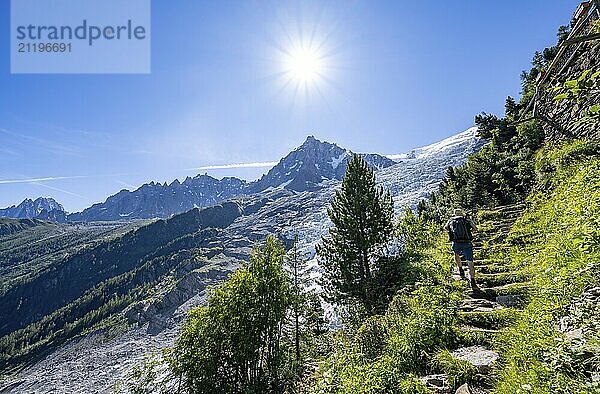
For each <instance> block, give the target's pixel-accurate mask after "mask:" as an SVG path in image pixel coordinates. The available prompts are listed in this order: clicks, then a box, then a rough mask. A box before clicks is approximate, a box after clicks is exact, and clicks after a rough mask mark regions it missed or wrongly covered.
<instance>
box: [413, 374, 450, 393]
mask: <svg viewBox="0 0 600 394" xmlns="http://www.w3.org/2000/svg"><path fill="white" fill-rule="evenodd" d="M419 380H420V381H421V382H423V384H424V385H425V387H427V388H428V389H429V390H431V391H433V392H434V393H438V394H449V393H451V391H450V390H451V389H452V388H451V387H450V380H449V379H448V375H446V374H445V373H439V374H433V375H427V376H422V377H420V378H419Z"/></svg>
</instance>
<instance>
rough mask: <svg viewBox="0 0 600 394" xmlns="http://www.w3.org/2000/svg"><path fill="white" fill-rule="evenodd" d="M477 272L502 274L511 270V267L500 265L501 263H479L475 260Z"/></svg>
mask: <svg viewBox="0 0 600 394" xmlns="http://www.w3.org/2000/svg"><path fill="white" fill-rule="evenodd" d="M475 272H479V273H482V274H500V273H507V272H511V269H510V267H509V266H508V265H500V264H481V265H479V264H477V262H475Z"/></svg>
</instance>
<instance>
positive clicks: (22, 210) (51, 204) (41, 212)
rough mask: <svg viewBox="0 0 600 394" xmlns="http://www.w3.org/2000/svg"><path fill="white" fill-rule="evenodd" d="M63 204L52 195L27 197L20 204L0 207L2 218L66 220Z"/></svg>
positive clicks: (0, 216)
mask: <svg viewBox="0 0 600 394" xmlns="http://www.w3.org/2000/svg"><path fill="white" fill-rule="evenodd" d="M66 216H67V213H66V211H65V209H64V208H63V206H62V205H61V204H59V203H58V202H57V201H56V200H54V199H53V198H51V197H38V198H36V199H35V200H32V199H30V198H26V199H25V200H23V201H22V202H21V203H20V204H19V205H13V206H11V207H8V208H4V209H0V218H12V219H41V220H52V221H55V222H64V221H66Z"/></svg>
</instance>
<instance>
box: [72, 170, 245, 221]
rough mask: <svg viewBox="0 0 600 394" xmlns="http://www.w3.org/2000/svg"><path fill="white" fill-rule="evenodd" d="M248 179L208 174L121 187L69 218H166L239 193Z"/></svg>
mask: <svg viewBox="0 0 600 394" xmlns="http://www.w3.org/2000/svg"><path fill="white" fill-rule="evenodd" d="M246 185H247V184H246V181H243V180H240V179H237V178H223V179H221V180H219V179H215V178H213V177H211V176H208V175H197V176H195V177H194V178H190V177H187V178H186V179H185V180H184V181H183V182H182V183H181V182H179V181H178V180H175V181H173V182H171V184H169V185H168V184H166V183H164V184H160V183H155V182H150V183H147V184H144V185H142V186H141V187H139V188H138V189H136V190H134V191H129V190H121V191H120V192H119V193H117V194H115V195H113V196H110V197H108V198H107V199H106V201H105V202H103V203H98V204H94V205H92V206H91V207H89V208H87V209H85V210H84V211H83V212H78V213H72V214H70V215H69V216H68V219H69V221H99V220H123V219H126V220H131V219H144V218H158V217H160V218H167V217H169V216H171V215H174V214H177V213H181V212H186V211H189V210H190V209H193V208H198V207H200V208H201V207H206V206H209V205H213V204H216V203H219V202H221V201H225V200H227V199H230V198H233V197H235V196H238V195H240V194H241V193H242V192H243V190H244V189H245V187H246Z"/></svg>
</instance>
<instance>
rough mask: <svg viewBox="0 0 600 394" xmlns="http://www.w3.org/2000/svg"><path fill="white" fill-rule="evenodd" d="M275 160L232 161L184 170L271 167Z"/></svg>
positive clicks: (275, 163)
mask: <svg viewBox="0 0 600 394" xmlns="http://www.w3.org/2000/svg"><path fill="white" fill-rule="evenodd" d="M277 163H278V162H276V161H264V162H256V163H233V164H221V165H214V166H204V167H197V168H188V169H186V171H196V170H226V169H230V168H264V167H273V166H275V165H277Z"/></svg>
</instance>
